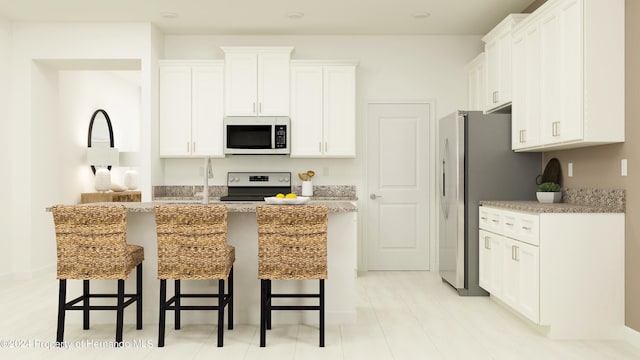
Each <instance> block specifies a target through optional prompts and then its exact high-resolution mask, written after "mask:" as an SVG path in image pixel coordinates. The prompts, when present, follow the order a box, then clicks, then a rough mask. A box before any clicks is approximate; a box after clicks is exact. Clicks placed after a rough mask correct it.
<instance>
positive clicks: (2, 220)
mask: <svg viewBox="0 0 640 360" xmlns="http://www.w3.org/2000/svg"><path fill="white" fill-rule="evenodd" d="M10 48H11V29H10V26H9V23H8V22H6V21H5V20H4V19H2V18H0V164H2V168H3V170H2V175H0V189H2V191H4V192H5V194H6V193H9V192H11V181H10V179H11V178H10V176H8V175H7V170H8V168H7V165H8V164H9V159H11V147H10V146H9V139H10V137H11V123H10V121H9V101H8V100H9V99H8V96H9V73H10V67H9V66H10V61H9V60H10V59H9V53H10ZM10 212H11V209H10V208H9V206H1V207H0V238H2V239H4V240H3V244H4V246H5V247H4V251H0V277H1V276H2V275H3V274H6V273H8V272H9V254H10V253H11V251H8V250H10V247H11V240H10V239H11V238H10V236H9V231H8V230H9V224H10V223H11V218H10V216H9V214H10ZM7 247H9V248H7Z"/></svg>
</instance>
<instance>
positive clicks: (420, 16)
mask: <svg viewBox="0 0 640 360" xmlns="http://www.w3.org/2000/svg"><path fill="white" fill-rule="evenodd" d="M411 16H413V18H414V19H426V18H428V17H429V16H431V14H429V13H428V12H424V11H420V12H416V13H413V14H412V15H411Z"/></svg>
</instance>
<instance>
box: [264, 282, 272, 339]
mask: <svg viewBox="0 0 640 360" xmlns="http://www.w3.org/2000/svg"><path fill="white" fill-rule="evenodd" d="M265 304H266V309H267V330H271V279H268V280H267V301H266V303H265Z"/></svg>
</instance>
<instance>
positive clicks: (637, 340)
mask: <svg viewBox="0 0 640 360" xmlns="http://www.w3.org/2000/svg"><path fill="white" fill-rule="evenodd" d="M624 339H625V340H626V341H627V342H628V343H629V344H631V345H633V346H635V347H637V348H640V331H637V330H634V329H632V328H630V327H628V326H625V327H624Z"/></svg>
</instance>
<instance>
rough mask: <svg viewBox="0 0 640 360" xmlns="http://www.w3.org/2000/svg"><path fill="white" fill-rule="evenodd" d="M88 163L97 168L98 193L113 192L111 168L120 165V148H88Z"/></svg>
mask: <svg viewBox="0 0 640 360" xmlns="http://www.w3.org/2000/svg"><path fill="white" fill-rule="evenodd" d="M87 161H88V162H89V165H93V166H95V168H96V185H95V186H96V191H99V192H105V191H109V190H111V173H110V172H109V168H108V167H109V166H112V165H118V148H113V147H106V146H95V147H89V148H87Z"/></svg>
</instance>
